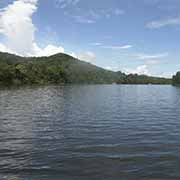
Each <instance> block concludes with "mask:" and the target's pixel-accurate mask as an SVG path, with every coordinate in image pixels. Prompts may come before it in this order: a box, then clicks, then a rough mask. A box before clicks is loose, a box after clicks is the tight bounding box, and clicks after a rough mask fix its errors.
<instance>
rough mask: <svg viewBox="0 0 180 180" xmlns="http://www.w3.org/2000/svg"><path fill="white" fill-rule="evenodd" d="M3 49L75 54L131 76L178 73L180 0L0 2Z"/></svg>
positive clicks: (21, 52)
mask: <svg viewBox="0 0 180 180" xmlns="http://www.w3.org/2000/svg"><path fill="white" fill-rule="evenodd" d="M0 9H1V11H0V40H1V41H0V50H1V51H7V52H11V53H16V54H19V55H23V56H44V55H46V56H48V55H52V54H54V53H58V52H65V53H68V54H71V55H73V56H75V57H77V58H79V59H82V60H85V61H88V62H91V63H93V64H96V65H98V66H101V67H104V68H107V69H111V70H115V71H117V70H121V71H123V72H127V73H138V74H148V75H156V76H166V77H169V76H171V75H172V74H174V73H175V72H176V71H179V69H180V61H179V60H180V59H179V57H180V51H179V50H180V44H179V42H180V36H179V33H180V1H179V0H106V1H105V0H98V1H97V0H1V1H0Z"/></svg>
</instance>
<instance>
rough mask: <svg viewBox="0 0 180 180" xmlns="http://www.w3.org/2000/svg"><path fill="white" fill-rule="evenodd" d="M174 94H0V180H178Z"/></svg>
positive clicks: (178, 102) (94, 90) (60, 90)
mask: <svg viewBox="0 0 180 180" xmlns="http://www.w3.org/2000/svg"><path fill="white" fill-rule="evenodd" d="M179 107H180V88H176V87H172V86H153V85H152V86H140V85H137V86H136V85H134V86H132V85H131V86H128V85H89V86H85V85H84V86H78V85H77V86H48V87H22V88H18V89H1V90H0V179H2V180H59V179H63V180H74V179H75V180H76V179H77V180H81V179H83V180H84V179H86V180H88V179H89V180H91V179H97V180H100V179H103V180H104V179H108V180H116V179H117V180H119V179H123V180H126V179H127V180H136V179H137V180H165V179H168V180H174V179H178V180H179V179H180V171H179V167H180V110H179Z"/></svg>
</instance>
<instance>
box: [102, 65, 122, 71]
mask: <svg viewBox="0 0 180 180" xmlns="http://www.w3.org/2000/svg"><path fill="white" fill-rule="evenodd" d="M104 69H107V70H109V71H118V70H119V67H118V66H106V67H104Z"/></svg>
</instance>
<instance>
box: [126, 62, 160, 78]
mask: <svg viewBox="0 0 180 180" xmlns="http://www.w3.org/2000/svg"><path fill="white" fill-rule="evenodd" d="M159 63H160V62H159V61H157V60H147V61H146V62H145V63H144V64H142V65H139V66H137V67H136V68H135V69H129V68H125V69H124V71H125V73H128V74H139V75H148V76H151V75H152V74H151V73H150V70H149V69H150V67H152V66H154V65H157V64H159Z"/></svg>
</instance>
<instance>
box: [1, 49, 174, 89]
mask: <svg viewBox="0 0 180 180" xmlns="http://www.w3.org/2000/svg"><path fill="white" fill-rule="evenodd" d="M112 83H117V84H171V79H167V78H159V77H151V76H146V75H137V74H129V75H127V74H125V73H122V72H121V71H117V72H115V71H110V70H106V69H104V68H102V67H98V66H96V65H93V64H91V63H88V62H85V61H82V60H79V59H77V58H74V57H72V56H70V55H68V54H64V53H58V54H55V55H52V56H48V57H47V56H44V57H22V56H18V55H14V54H10V53H3V52H0V85H6V86H7V85H26V84H28V85H31V84H112Z"/></svg>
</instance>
